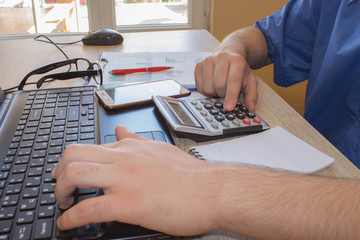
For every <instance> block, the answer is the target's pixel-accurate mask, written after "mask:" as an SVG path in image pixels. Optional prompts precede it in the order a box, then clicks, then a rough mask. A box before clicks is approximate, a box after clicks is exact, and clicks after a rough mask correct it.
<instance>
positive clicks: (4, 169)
mask: <svg viewBox="0 0 360 240" xmlns="http://www.w3.org/2000/svg"><path fill="white" fill-rule="evenodd" d="M94 90H95V88H94V87H81V88H71V89H53V90H42V91H32V92H30V93H29V96H28V98H27V102H26V105H25V108H24V110H23V112H22V115H21V117H20V120H19V123H18V125H17V128H16V132H15V134H14V136H13V138H12V141H11V144H10V146H9V148H8V152H7V154H6V157H5V159H4V162H3V164H2V165H0V200H1V201H0V240H2V239H55V238H60V239H62V238H66V239H69V238H70V239H71V238H80V239H81V238H83V239H89V238H94V237H98V236H100V235H101V234H102V233H103V231H104V229H103V227H104V226H103V224H89V225H87V226H84V227H81V228H78V229H75V230H71V231H59V230H57V228H56V219H57V216H59V214H61V211H60V210H59V209H58V206H57V203H56V199H55V193H54V188H55V180H54V179H52V177H51V170H52V169H53V168H54V167H55V166H56V165H57V163H58V161H59V159H60V157H61V154H62V152H63V151H64V149H65V147H66V146H67V145H69V144H73V143H86V144H95V143H96V138H95V135H96V134H95V133H96V123H95V114H94ZM99 194H101V193H100V190H98V189H78V190H76V192H75V193H74V197H75V203H76V202H78V201H81V200H84V199H87V198H90V197H95V196H97V195H99Z"/></svg>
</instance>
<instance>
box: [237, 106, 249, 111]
mask: <svg viewBox="0 0 360 240" xmlns="http://www.w3.org/2000/svg"><path fill="white" fill-rule="evenodd" d="M239 109H240V111H242V112H248V111H249V109H248V108H247V107H246V106H244V105H241V106H239Z"/></svg>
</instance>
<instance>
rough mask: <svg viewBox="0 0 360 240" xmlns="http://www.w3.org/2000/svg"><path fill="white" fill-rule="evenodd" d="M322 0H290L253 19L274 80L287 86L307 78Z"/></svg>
mask: <svg viewBox="0 0 360 240" xmlns="http://www.w3.org/2000/svg"><path fill="white" fill-rule="evenodd" d="M321 1H322V0H290V1H289V2H288V3H287V4H286V5H285V6H284V7H283V8H282V9H280V10H279V11H277V12H275V13H274V14H272V15H270V16H268V17H266V18H264V19H263V20H261V21H258V22H256V23H255V27H257V28H258V29H260V30H261V31H262V32H263V34H264V36H265V38H266V41H267V44H268V49H269V53H268V54H269V58H270V59H271V61H272V62H273V63H274V82H275V83H276V84H278V85H280V86H284V87H286V86H290V85H293V84H295V83H298V82H301V81H304V80H307V79H308V78H309V72H310V64H311V60H312V52H313V46H314V42H315V38H316V30H317V26H318V19H319V14H320V9H321Z"/></svg>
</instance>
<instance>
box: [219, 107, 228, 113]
mask: <svg viewBox="0 0 360 240" xmlns="http://www.w3.org/2000/svg"><path fill="white" fill-rule="evenodd" d="M219 111H220V112H221V113H222V114H227V113H230V112H229V111H225V110H224V109H223V108H221V109H220V110H219Z"/></svg>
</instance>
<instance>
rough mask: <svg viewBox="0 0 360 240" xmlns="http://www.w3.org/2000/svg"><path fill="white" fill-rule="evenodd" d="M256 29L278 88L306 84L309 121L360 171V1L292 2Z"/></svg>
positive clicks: (256, 25) (313, 0)
mask: <svg viewBox="0 0 360 240" xmlns="http://www.w3.org/2000/svg"><path fill="white" fill-rule="evenodd" d="M255 27H257V28H259V29H260V30H261V31H262V32H263V34H264V36H265V38H266V41H267V43H268V48H269V57H270V59H271V60H272V62H273V63H274V81H275V83H276V84H278V85H280V86H290V85H292V84H295V83H298V82H301V81H304V80H307V79H308V85H307V90H306V100H305V112H304V117H305V119H306V120H308V121H309V122H310V123H311V124H312V125H313V126H314V127H315V128H316V129H317V130H318V131H319V132H320V133H321V134H323V135H324V136H325V137H326V138H327V139H328V140H329V141H330V142H331V143H332V144H333V145H335V146H336V147H337V148H338V149H339V150H340V151H341V152H342V153H343V154H344V155H345V156H346V157H348V158H349V159H350V160H351V161H352V162H353V163H354V164H355V165H356V166H357V167H359V168H360V0H290V1H289V2H288V3H287V4H286V5H285V6H284V7H283V8H282V9H281V10H279V11H277V12H275V13H274V14H272V15H270V16H268V17H266V18H265V19H263V20H261V21H259V22H257V23H255Z"/></svg>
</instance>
